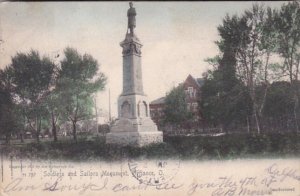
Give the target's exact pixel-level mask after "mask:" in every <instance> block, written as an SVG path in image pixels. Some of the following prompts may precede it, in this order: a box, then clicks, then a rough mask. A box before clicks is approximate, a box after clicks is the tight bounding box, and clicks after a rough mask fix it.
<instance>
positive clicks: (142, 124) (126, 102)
mask: <svg viewBox="0 0 300 196" xmlns="http://www.w3.org/2000/svg"><path fill="white" fill-rule="evenodd" d="M129 5H130V8H129V9H128V11H127V17H128V27H127V32H126V36H125V39H124V41H122V42H121V43H120V46H121V47H122V48H123V51H122V55H123V91H122V93H121V95H120V96H119V99H118V119H117V121H116V123H115V124H114V125H112V127H111V131H110V133H108V134H107V135H106V143H110V144H119V145H133V146H144V145H148V144H150V143H158V142H162V141H163V137H162V132H161V131H158V130H157V126H156V125H155V123H154V122H153V121H152V120H151V118H150V111H149V101H148V98H147V96H146V95H145V94H144V91H143V80H142V63H141V58H142V57H141V48H142V44H141V41H140V40H139V39H138V37H137V36H136V34H135V32H134V29H135V27H136V20H135V16H136V11H135V8H134V7H133V5H132V3H131V2H130V3H129Z"/></svg>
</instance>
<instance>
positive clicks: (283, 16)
mask: <svg viewBox="0 0 300 196" xmlns="http://www.w3.org/2000/svg"><path fill="white" fill-rule="evenodd" d="M274 25H275V30H276V33H277V37H276V38H277V44H278V48H277V52H278V53H279V54H280V55H281V57H282V58H283V59H284V64H283V67H282V70H283V72H284V73H287V75H288V77H289V80H290V82H291V84H292V88H293V91H294V100H295V101H294V108H293V110H292V111H293V114H294V121H295V125H296V130H297V131H299V125H298V123H297V122H298V121H297V119H298V116H297V110H299V96H298V95H299V94H300V93H299V88H298V86H297V82H298V81H299V75H300V70H299V66H300V3H299V2H298V1H293V2H289V3H287V4H284V5H283V6H282V7H281V9H280V11H276V12H275V16H274Z"/></svg>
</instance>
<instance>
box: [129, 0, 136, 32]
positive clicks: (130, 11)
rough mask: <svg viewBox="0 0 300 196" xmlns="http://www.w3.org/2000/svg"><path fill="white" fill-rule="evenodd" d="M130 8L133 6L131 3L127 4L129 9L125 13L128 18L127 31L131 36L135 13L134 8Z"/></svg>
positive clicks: (134, 24)
mask: <svg viewBox="0 0 300 196" xmlns="http://www.w3.org/2000/svg"><path fill="white" fill-rule="evenodd" d="M132 6H133V4H132V2H129V7H130V8H129V9H128V11H127V17H128V29H129V30H130V33H131V34H133V29H134V28H135V26H136V23H135V16H136V12H135V8H134V7H132Z"/></svg>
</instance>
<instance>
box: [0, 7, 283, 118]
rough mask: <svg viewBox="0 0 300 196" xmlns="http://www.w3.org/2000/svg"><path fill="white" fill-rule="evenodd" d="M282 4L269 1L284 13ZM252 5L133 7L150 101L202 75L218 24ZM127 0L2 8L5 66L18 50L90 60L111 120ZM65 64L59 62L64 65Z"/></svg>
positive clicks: (0, 57)
mask: <svg viewBox="0 0 300 196" xmlns="http://www.w3.org/2000/svg"><path fill="white" fill-rule="evenodd" d="M282 3H283V2H264V4H265V5H267V6H271V7H280V5H281V4H282ZM252 4H253V2H134V7H135V8H136V11H137V16H136V20H137V27H136V30H135V32H136V34H137V36H138V37H139V38H140V40H141V41H142V43H143V48H142V71H143V81H144V90H145V93H146V94H147V95H148V96H149V98H150V100H154V99H156V98H159V97H161V96H164V95H165V94H166V92H168V91H169V90H170V89H171V88H172V87H173V86H175V85H177V84H178V83H180V82H182V81H184V79H185V78H186V77H187V76H188V74H191V75H192V76H194V77H201V76H202V73H203V72H205V71H206V70H207V69H208V68H209V66H208V64H207V63H205V62H204V59H206V58H208V57H213V56H215V55H216V54H218V50H217V47H216V45H215V44H214V41H216V40H218V39H219V37H218V32H217V26H218V25H220V24H221V23H222V18H223V17H224V16H225V15H226V14H227V13H228V14H230V15H232V14H240V13H242V12H243V11H244V10H246V9H250V8H251V5H252ZM128 8H129V5H128V2H37V3H36V2H4V3H3V2H2V3H0V38H1V39H2V40H3V41H4V42H2V43H1V45H0V68H3V67H5V66H6V65H8V64H10V62H11V56H13V55H15V54H16V52H28V51H30V49H35V50H38V51H39V52H40V53H41V54H42V55H46V56H49V57H51V58H54V57H55V56H56V55H57V54H61V55H60V57H62V56H63V55H62V54H63V50H64V48H66V47H68V46H69V47H74V48H76V49H77V50H78V51H79V52H80V53H82V54H83V53H88V54H91V55H92V56H93V57H94V58H96V59H97V60H98V62H99V64H100V65H101V68H100V69H101V71H103V72H104V73H105V74H106V76H107V77H108V84H107V86H106V90H105V91H104V92H101V93H98V95H97V100H98V101H97V105H98V106H99V107H101V108H103V110H106V111H107V110H108V89H110V91H111V103H112V104H111V108H112V114H113V116H115V115H116V114H117V97H118V95H119V94H120V93H121V89H122V50H121V47H120V46H119V43H120V42H121V41H122V40H123V39H124V37H125V33H126V29H127V16H126V14H127V10H128ZM59 60H61V59H56V62H59Z"/></svg>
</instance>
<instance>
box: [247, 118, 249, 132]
mask: <svg viewBox="0 0 300 196" xmlns="http://www.w3.org/2000/svg"><path fill="white" fill-rule="evenodd" d="M247 131H248V133H250V122H249V116H248V115H247Z"/></svg>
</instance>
